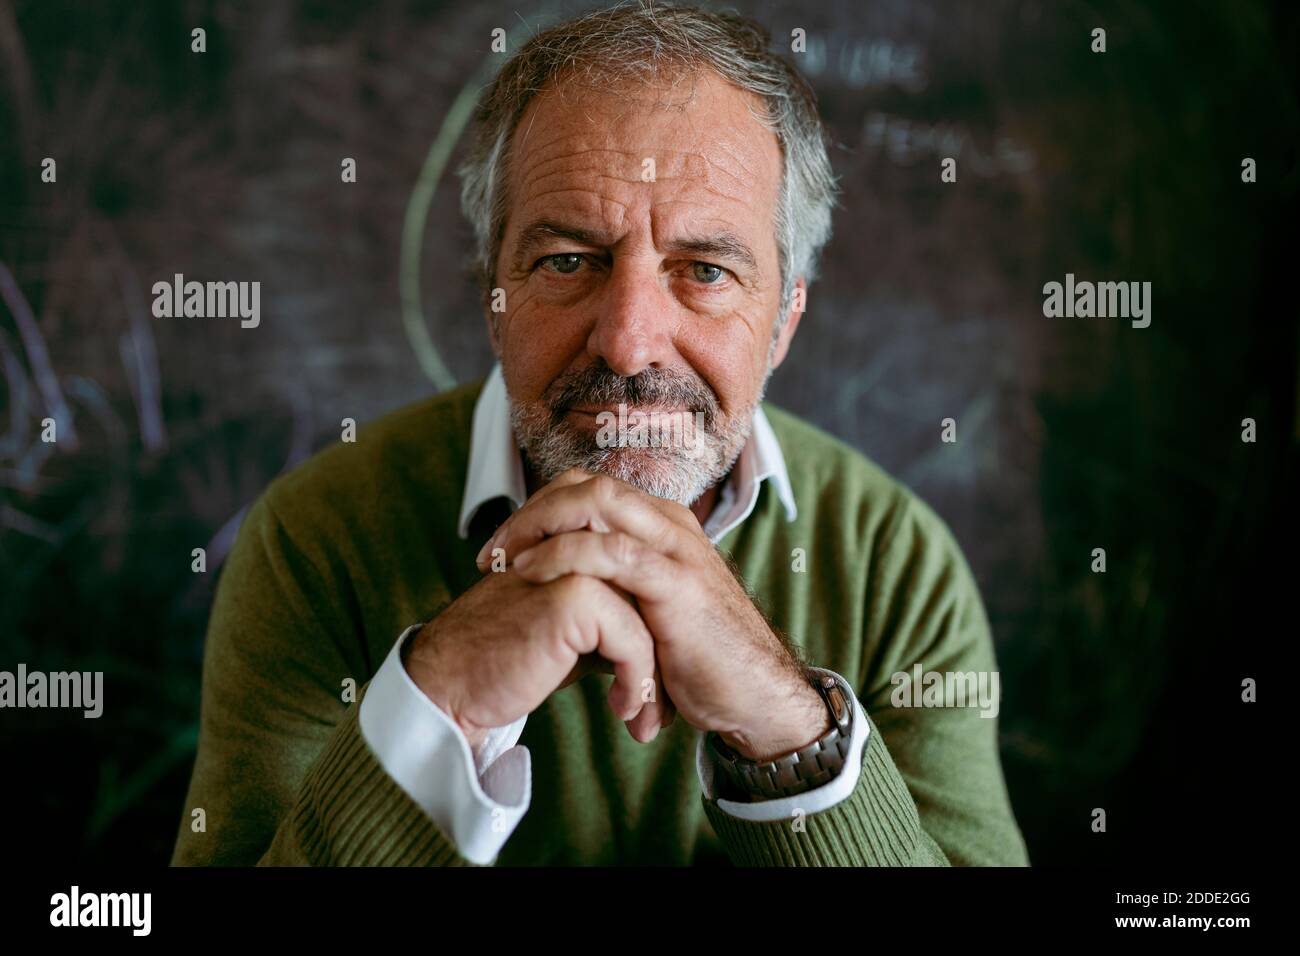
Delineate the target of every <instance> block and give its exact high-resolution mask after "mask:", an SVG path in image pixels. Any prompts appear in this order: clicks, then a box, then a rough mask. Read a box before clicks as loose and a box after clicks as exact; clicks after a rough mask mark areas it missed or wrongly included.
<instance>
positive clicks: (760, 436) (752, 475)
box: [458, 362, 799, 544]
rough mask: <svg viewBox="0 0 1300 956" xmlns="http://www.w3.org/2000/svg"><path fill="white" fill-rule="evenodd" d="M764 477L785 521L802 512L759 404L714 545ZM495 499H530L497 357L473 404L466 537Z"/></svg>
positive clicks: (717, 513) (716, 512)
mask: <svg viewBox="0 0 1300 956" xmlns="http://www.w3.org/2000/svg"><path fill="white" fill-rule="evenodd" d="M765 481H771V483H772V486H773V488H774V490H775V491H776V494H777V497H778V498H779V499H780V501H781V504H782V505H783V506H784V507H785V518H786V520H787V521H794V520H795V518H796V517H797V516H798V513H799V512H798V509H797V508H796V507H795V503H794V491H793V490H792V489H791V487H790V475H789V473H788V472H787V471H786V467H785V456H784V455H782V454H781V444H780V442H778V441H777V438H776V433H775V432H774V431H773V430H772V426H771V424H770V423H769V422H768V420H767V416H766V415H765V414H763V407H762V405H761V403H760V404H759V406H758V407H756V408H755V409H754V424H753V428H752V429H751V430H750V433H749V440H748V441H746V442H745V447H744V448H743V449H741V452H740V455H739V457H738V458H737V459H736V464H735V466H734V467H733V468H732V469H731V475H730V477H729V478H728V479H727V480H726V481H725V482H724V483H723V485H722V488H721V490H720V491H719V494H718V502H717V504H716V505H715V506H714V508H713V511H712V513H711V514H710V515H709V517H708V520H707V521H705V522H704V533H705V534H706V535H708V538H709V540H710V541H712V542H713V543H714V544H716V543H717V542H718V541H719V540H721V538H722V536H723V535H725V534H726V533H727V532H728V531H730V530H731V529H732V528H734V527H736V525H738V524H740V523H741V522H742V521H744V520H745V519H746V518H748V517H749V515H750V513H751V512H752V511H753V510H754V507H755V505H757V503H758V492H759V489H760V488H761V487H762V484H763V482H765ZM496 498H505V499H506V500H508V501H509V502H510V508H511V510H512V511H513V510H514V509H515V508H518V507H520V506H521V505H522V504H523V503H524V501H525V500H526V499H527V498H528V491H527V482H526V481H525V479H524V463H523V458H522V456H521V455H520V454H519V446H518V444H516V442H515V436H514V431H513V429H512V428H511V426H510V399H509V396H508V395H507V394H506V383H505V377H504V376H503V375H502V373H501V363H499V362H498V363H496V364H495V365H493V366H492V371H491V373H490V374H489V375H488V377H487V381H486V382H485V383H484V384H483V390H482V392H480V393H479V397H478V401H477V402H475V404H474V421H473V425H472V427H471V431H470V449H469V469H468V471H467V473H466V476H465V495H464V497H463V498H462V500H461V505H460V524H459V527H458V530H459V533H460V536H461V537H462V538H468V537H469V526H470V522H471V521H473V520H474V515H475V514H476V513H477V512H478V510H479V508H481V507H482V506H483V505H484V504H486V503H487V502H489V501H492V500H493V499H496Z"/></svg>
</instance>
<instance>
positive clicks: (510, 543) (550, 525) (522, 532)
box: [495, 475, 701, 560]
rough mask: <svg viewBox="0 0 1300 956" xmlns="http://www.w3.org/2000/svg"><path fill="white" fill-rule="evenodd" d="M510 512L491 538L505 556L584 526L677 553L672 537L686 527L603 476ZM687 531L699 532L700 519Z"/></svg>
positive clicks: (627, 487) (626, 486)
mask: <svg viewBox="0 0 1300 956" xmlns="http://www.w3.org/2000/svg"><path fill="white" fill-rule="evenodd" d="M511 517H512V519H513V520H512V521H511V522H510V525H509V527H505V526H503V528H502V529H499V530H498V533H497V535H496V539H495V540H496V544H495V547H498V548H504V549H505V551H506V555H507V560H513V559H515V558H518V556H519V555H520V554H522V553H523V552H525V551H527V550H528V549H529V548H531V547H533V546H534V545H536V544H538V543H539V542H541V541H544V540H545V539H547V538H549V537H552V536H554V535H558V534H564V533H565V532H568V531H581V530H585V529H591V530H593V531H600V532H610V531H621V532H623V533H624V534H627V535H631V536H632V537H634V538H638V539H639V540H641V541H643V542H645V543H646V544H648V545H650V546H651V547H653V548H654V549H655V550H658V551H663V552H664V553H666V554H669V556H675V553H676V551H677V547H676V546H675V545H674V543H673V542H674V541H675V540H676V539H677V537H678V536H679V535H680V534H682V533H683V532H684V531H685V530H687V526H686V525H685V524H684V523H682V522H680V521H679V520H677V519H675V518H670V517H669V516H668V515H666V514H665V513H664V512H663V511H660V510H659V509H658V508H657V507H655V506H654V505H653V504H651V498H650V496H649V495H646V494H644V493H643V492H641V491H640V490H639V489H635V488H633V487H632V486H631V485H629V484H627V483H626V482H621V481H617V480H615V479H613V478H607V477H605V476H603V475H602V476H597V477H596V478H594V479H592V480H591V481H588V482H583V483H582V484H581V485H576V486H575V485H570V486H568V487H565V488H559V489H556V491H554V492H553V493H552V494H550V495H548V496H547V497H546V498H544V499H542V500H540V501H536V502H532V503H530V505H529V506H528V507H526V508H522V509H520V510H519V511H517V512H516V513H515V514H514V515H512V516H511ZM692 520H694V519H693V518H692ZM689 530H691V531H692V532H693V533H697V534H698V533H701V532H700V531H699V523H698V522H695V524H694V528H692V529H689Z"/></svg>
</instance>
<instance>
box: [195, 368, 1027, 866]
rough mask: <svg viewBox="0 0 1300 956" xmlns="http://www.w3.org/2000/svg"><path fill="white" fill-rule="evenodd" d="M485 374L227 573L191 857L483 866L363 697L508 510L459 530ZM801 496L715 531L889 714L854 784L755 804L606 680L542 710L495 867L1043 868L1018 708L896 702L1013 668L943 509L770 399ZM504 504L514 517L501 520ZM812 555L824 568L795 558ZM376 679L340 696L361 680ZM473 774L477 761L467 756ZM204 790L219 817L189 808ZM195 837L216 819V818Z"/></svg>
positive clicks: (594, 678) (770, 610)
mask: <svg viewBox="0 0 1300 956" xmlns="http://www.w3.org/2000/svg"><path fill="white" fill-rule="evenodd" d="M480 388H481V383H479V384H476V385H470V386H465V387H462V388H459V389H456V390H455V391H453V392H449V393H446V394H443V395H439V396H435V397H433V398H431V399H428V400H425V401H422V402H419V403H417V404H414V405H410V406H407V407H405V408H402V409H399V410H398V411H396V412H393V413H391V414H389V415H387V416H385V417H384V418H382V419H380V420H378V421H377V422H374V423H372V424H371V425H369V426H367V427H364V428H362V429H360V430H359V432H358V434H357V440H356V441H355V442H350V443H338V444H335V445H333V446H331V447H329V448H327V449H325V450H323V451H321V452H320V453H318V454H317V455H315V456H314V457H313V458H312V459H311V460H309V461H308V462H306V463H304V464H303V465H302V466H300V467H298V468H296V469H295V470H293V471H292V472H290V473H288V474H286V475H284V476H282V477H280V478H278V479H277V480H276V481H274V482H273V483H272V484H271V485H270V487H269V488H268V489H267V491H266V492H265V493H264V494H263V495H262V496H261V497H260V498H259V499H258V500H257V501H256V502H255V503H254V504H253V506H252V507H251V508H250V509H249V512H248V514H247V516H246V517H245V518H244V521H243V524H242V525H241V527H240V529H239V534H238V536H237V538H236V541H235V544H234V547H233V549H232V551H231V553H230V555H229V557H228V559H227V561H226V564H225V567H224V569H223V571H222V574H221V578H220V580H219V582H218V586H217V593H216V598H215V602H214V606H213V609H212V617H211V620H210V624H209V629H208V634H207V643H206V647H205V651H204V662H203V692H202V704H201V714H200V735H199V746H198V754H197V757H196V760H195V765H194V772H193V777H192V779H191V782H190V787H189V793H188V795H187V797H186V801H185V806H184V808H183V811H182V814H181V822H180V827H179V835H178V839H177V843H176V848H175V852H174V855H173V858H172V862H173V864H177V865H182V864H189V865H196V864H217V865H222V864H225V865H253V864H260V865H322V866H327V865H357V864H359V865H425V866H452V865H466V864H467V863H468V861H467V860H466V859H465V858H464V857H462V856H461V855H460V854H459V853H457V851H456V848H455V846H454V844H453V843H452V842H451V841H450V839H449V838H448V837H447V835H446V834H444V833H443V832H442V831H441V830H440V829H439V828H438V826H437V825H436V824H434V823H433V821H432V820H431V819H430V818H429V817H428V816H427V814H426V813H425V812H424V811H423V810H422V809H421V808H420V807H419V806H418V805H417V804H416V803H415V802H414V801H413V800H412V799H411V798H410V797H409V796H408V795H407V794H406V792H405V791H404V790H403V789H402V788H401V787H400V786H399V785H398V784H397V783H396V781H394V780H393V779H392V778H391V777H390V776H389V775H388V774H387V773H386V772H385V771H384V769H383V767H382V766H381V765H380V764H379V762H378V761H377V759H376V758H375V756H374V754H373V753H372V752H371V750H370V748H369V746H368V745H367V743H366V741H365V739H364V738H363V737H362V734H361V730H360V727H359V725H358V719H357V718H358V711H359V708H360V700H361V699H362V696H363V695H364V694H365V692H366V690H367V689H368V687H369V680H370V678H371V677H372V676H373V675H374V674H375V672H376V670H377V669H378V667H379V665H380V664H381V663H382V662H383V660H384V658H385V657H386V656H387V654H388V652H389V650H390V649H391V648H392V646H393V644H394V643H395V642H396V640H397V638H398V636H399V635H400V634H401V633H402V632H403V630H405V629H406V628H407V627H408V626H410V625H411V624H414V623H417V622H422V621H427V620H429V619H431V618H432V617H434V616H435V615H436V614H437V613H438V612H439V611H441V610H442V609H443V608H445V607H446V606H447V605H448V604H449V603H450V602H451V601H452V600H454V599H455V598H456V597H457V596H458V595H459V594H461V593H462V592H464V591H465V590H466V589H467V588H469V587H470V586H471V585H473V584H474V582H475V581H476V580H478V578H479V576H480V575H479V572H478V571H477V569H476V567H475V564H474V558H475V555H476V554H477V552H478V550H479V548H480V547H481V546H482V544H483V542H484V541H486V540H487V537H488V535H489V534H490V532H491V530H492V527H493V526H492V525H491V524H488V525H487V526H486V527H484V526H483V523H482V522H476V526H475V527H474V528H473V529H472V530H473V533H472V534H471V535H470V538H469V540H462V539H461V538H460V537H459V536H458V534H457V531H456V525H457V518H458V512H459V508H460V502H461V496H462V493H463V489H464V483H465V475H466V467H467V462H468V456H469V446H470V421H471V416H472V414H473V408H474V402H475V399H476V398H477V396H478V393H479V389H480ZM764 410H765V412H766V414H767V415H768V418H769V421H770V423H771V425H772V428H773V430H774V431H775V433H776V435H777V438H778V439H779V441H780V444H781V448H782V451H783V453H784V455H785V458H786V465H787V468H788V470H789V475H790V482H791V485H792V486H793V489H794V494H795V500H796V504H797V506H798V518H797V520H795V521H794V522H787V520H786V515H785V511H784V509H783V508H782V507H781V504H780V502H779V501H778V500H777V497H776V495H775V494H774V493H773V491H772V489H771V487H770V485H769V484H765V485H764V487H763V490H762V491H761V492H760V495H759V499H758V503H757V505H756V506H755V508H754V511H753V513H752V514H751V515H750V516H749V517H748V518H747V519H746V520H745V521H743V522H742V523H741V524H740V525H739V526H737V527H736V528H734V529H732V530H731V531H730V532H729V533H728V534H727V535H726V536H725V537H724V538H723V539H722V540H721V542H719V545H718V547H719V548H721V549H722V550H723V551H724V552H726V553H727V554H729V555H730V557H731V558H732V560H733V561H735V563H736V565H737V567H738V568H739V569H740V571H741V573H742V574H743V576H744V579H745V581H746V583H747V584H748V586H749V588H750V590H751V592H752V593H753V594H754V595H755V596H756V597H757V599H758V602H759V605H760V607H761V608H762V609H763V610H764V611H765V612H766V613H767V614H768V616H769V618H770V619H771V620H772V622H773V623H774V624H775V625H776V626H777V627H779V628H780V629H781V630H782V631H783V632H784V633H785V634H787V635H788V636H789V637H790V638H791V639H792V640H793V641H794V642H795V643H797V644H798V645H800V646H801V647H802V648H803V649H804V650H805V655H806V659H807V660H808V662H809V663H810V664H814V665H817V666H820V667H825V668H829V669H830V670H833V671H835V672H837V673H839V674H841V675H842V676H844V677H845V678H846V679H847V680H848V681H849V682H850V683H851V684H852V685H853V687H854V689H855V690H856V691H857V694H858V699H859V700H860V701H861V703H862V706H863V708H864V710H865V711H866V712H867V714H868V717H869V721H870V724H871V731H870V734H869V736H868V739H867V743H866V746H865V748H864V752H863V758H862V772H861V775H860V777H859V779H858V782H857V785H856V787H855V789H854V790H853V792H852V794H851V795H850V796H849V797H847V798H846V799H844V800H843V801H841V802H840V803H838V804H836V805H834V806H832V807H830V808H829V809H827V810H823V811H820V812H817V813H813V814H809V815H807V817H806V819H803V820H801V821H800V825H799V826H795V825H794V823H793V821H775V822H753V821H747V820H741V819H739V818H736V817H733V816H731V815H729V814H727V813H726V812H725V811H724V810H722V809H720V808H719V807H718V806H717V805H716V804H715V803H714V802H712V801H709V800H707V799H705V798H704V795H703V794H702V792H701V789H700V783H699V779H698V777H697V774H696V769H695V744H696V734H697V732H696V731H695V730H694V729H693V728H691V727H690V726H689V725H688V724H686V722H685V721H684V720H681V719H680V718H679V719H678V720H677V721H675V722H674V723H673V725H672V726H671V727H669V728H667V729H666V730H664V731H662V732H661V733H660V734H659V736H658V737H657V738H655V740H654V741H652V742H651V743H649V744H641V743H638V742H636V741H635V740H633V739H632V737H631V735H630V734H628V732H627V729H626V728H625V727H624V726H623V723H622V721H620V720H619V719H618V718H617V716H616V715H615V714H614V713H613V712H612V711H611V710H610V708H609V706H608V704H607V702H606V699H605V694H606V692H607V690H608V688H609V684H610V682H611V681H612V678H611V677H610V676H609V675H604V674H592V675H589V676H588V677H585V678H583V679H582V680H580V681H578V682H576V683H574V684H572V685H570V686H569V687H567V688H565V689H563V690H560V691H557V692H556V693H554V694H552V695H551V696H550V697H549V698H548V699H547V700H546V701H545V703H543V704H542V706H541V707H539V708H538V709H537V710H535V711H534V712H533V713H532V714H530V715H529V717H528V721H527V723H526V724H525V727H524V730H523V735H522V736H521V738H520V740H519V743H520V744H521V745H524V746H526V747H528V748H529V750H530V751H531V756H532V801H531V805H530V807H529V810H528V812H527V814H526V815H525V816H524V818H523V820H522V821H521V822H520V823H519V825H518V828H517V829H516V830H515V832H514V833H513V834H512V835H511V836H510V838H509V839H508V840H507V841H506V843H505V845H504V847H503V848H502V850H501V852H500V854H499V855H498V857H497V859H496V863H497V864H499V865H533V864H543V865H545V864H550V865H565V864H627V863H639V864H670V865H672V864H677V865H680V864H709V863H722V864H725V863H727V862H728V861H730V862H731V863H735V864H738V865H755V866H825V865H888V866H911V865H923V866H929V865H937V866H944V865H949V864H954V865H970V864H974V865H1025V864H1027V863H1028V857H1027V853H1026V850H1025V845H1024V842H1023V839H1022V837H1021V835H1020V831H1019V829H1018V827H1017V825H1016V822H1015V818H1014V816H1013V814H1012V811H1011V806H1010V801H1009V799H1008V796H1007V790H1006V784H1005V782H1004V780H1003V776H1002V770H1001V765H1000V762H999V756H998V743H997V720H996V719H990V718H988V717H982V716H980V710H979V707H978V706H967V707H895V706H893V703H892V702H891V696H892V695H893V694H894V691H895V687H896V684H895V683H894V682H892V681H891V678H892V677H893V675H895V674H897V673H899V672H905V673H907V674H909V675H910V674H911V673H912V672H913V666H914V665H916V664H921V665H923V667H924V669H925V671H927V672H928V671H973V672H980V671H994V670H996V667H997V665H996V663H995V660H994V653H993V643H992V639H991V636H990V632H989V626H988V621H987V618H986V615H985V612H984V608H983V605H982V603H981V601H980V598H979V593H978V590H977V588H976V585H975V582H974V580H973V578H972V576H971V573H970V570H969V568H968V566H967V564H966V562H965V560H964V558H963V557H962V554H961V552H960V550H959V548H958V546H957V544H956V542H955V541H954V540H953V538H952V536H951V534H950V533H949V531H948V529H947V527H946V526H945V525H944V524H943V522H942V521H941V520H940V519H939V518H938V517H937V516H936V515H935V514H934V513H933V512H932V511H931V510H930V509H929V508H928V507H927V506H926V505H925V504H924V503H922V502H921V501H920V500H919V499H918V498H916V497H915V496H914V495H913V494H911V493H910V492H909V491H908V490H907V489H905V488H904V487H903V486H902V485H900V484H899V483H898V482H896V481H895V480H893V479H892V478H890V477H889V476H888V475H886V474H885V473H884V472H883V471H881V470H880V469H879V468H878V467H876V466H875V465H873V464H872V463H871V462H869V461H868V460H867V459H866V458H864V457H863V456H862V455H861V454H859V453H858V452H856V451H854V450H853V449H851V448H849V447H848V446H847V445H845V444H843V443H842V442H840V441H838V440H836V439H834V438H832V437H830V436H828V435H827V434H825V433H824V432H821V431H819V430H818V429H816V428H814V427H812V426H811V425H808V424H806V423H803V422H801V421H799V420H798V419H796V418H794V417H793V416H791V415H789V414H788V413H785V412H782V411H779V410H778V409H775V408H773V407H772V406H771V405H768V404H765V405H764ZM498 520H499V519H498ZM796 548H802V549H803V550H804V553H805V554H806V570H802V571H796V570H792V568H793V566H794V559H793V558H792V554H793V553H794V550H795V549H796ZM348 678H351V679H352V680H354V681H355V684H356V686H357V687H358V688H359V691H358V695H357V700H356V701H355V702H345V701H344V696H345V692H344V687H345V681H346V679H348ZM457 770H459V768H457ZM198 808H202V809H203V811H204V814H203V815H202V819H203V820H204V821H205V826H199V824H198V823H197V822H196V821H197V820H198V819H200V816H199V815H197V814H195V813H194V811H195V810H196V809H198ZM196 830H197V831H198V832H196Z"/></svg>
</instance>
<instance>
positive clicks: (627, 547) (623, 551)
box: [604, 533, 641, 565]
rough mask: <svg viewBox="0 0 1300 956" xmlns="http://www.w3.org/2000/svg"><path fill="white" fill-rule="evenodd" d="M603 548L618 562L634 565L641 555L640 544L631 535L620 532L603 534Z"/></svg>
mask: <svg viewBox="0 0 1300 956" xmlns="http://www.w3.org/2000/svg"><path fill="white" fill-rule="evenodd" d="M604 539H605V540H604V544H605V549H606V551H607V552H608V553H609V556H610V557H611V558H613V559H614V561H615V562H617V563H618V564H626V565H635V564H637V563H638V561H639V559H640V557H641V546H640V545H639V544H638V543H637V541H636V539H635V538H633V537H632V536H631V535H626V534H622V533H615V534H607V535H605V536H604Z"/></svg>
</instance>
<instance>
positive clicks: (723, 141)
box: [507, 70, 782, 224]
mask: <svg viewBox="0 0 1300 956" xmlns="http://www.w3.org/2000/svg"><path fill="white" fill-rule="evenodd" d="M763 115H764V104H763V101H762V99H761V98H760V97H758V96H757V95H755V94H753V93H750V92H748V91H746V90H742V89H740V88H739V87H737V86H734V85H732V84H731V83H728V82H727V81H726V80H724V79H723V78H722V77H720V76H718V74H716V73H714V72H712V71H709V70H695V71H692V72H677V73H661V74H660V76H659V77H658V78H656V79H654V80H631V79H621V80H609V79H600V78H598V77H592V76H584V75H576V74H572V73H570V74H566V75H562V76H561V77H560V78H558V79H557V80H554V81H552V82H550V83H548V84H547V85H546V86H545V87H544V88H543V89H542V91H540V92H539V93H538V94H537V95H536V96H534V97H533V99H532V100H531V101H530V102H529V104H528V107H527V108H526V109H525V110H524V113H523V114H522V115H521V117H520V119H519V122H518V123H517V124H516V127H515V131H514V135H513V136H512V138H511V145H510V162H509V183H508V187H507V188H508V197H509V207H508V210H507V219H509V218H510V217H511V215H512V214H513V213H516V212H519V211H522V210H523V209H525V208H528V207H536V206H538V205H555V204H563V203H565V202H568V201H573V202H579V201H581V197H579V196H578V195H577V193H579V192H583V191H587V192H590V190H591V187H592V186H593V184H598V183H602V184H603V186H604V188H609V189H612V190H614V191H615V192H616V193H617V194H618V195H619V196H623V195H626V189H625V186H627V185H632V186H635V185H639V184H643V183H647V182H660V181H662V182H664V183H665V184H667V188H666V189H665V190H661V191H660V192H661V195H660V196H659V197H658V198H659V199H660V200H662V199H663V198H664V195H669V196H671V195H672V193H673V190H689V191H690V193H691V198H690V201H691V202H692V203H694V204H697V205H698V204H700V203H701V202H706V201H708V202H712V203H714V204H715V205H717V206H718V208H719V211H721V210H722V209H727V211H728V213H729V218H730V216H734V214H735V213H737V212H745V213H748V216H749V218H752V219H753V220H754V221H755V222H756V223H757V222H763V223H769V224H770V223H771V215H772V212H773V210H774V208H775V204H776V201H777V196H778V191H779V188H780V177H781V168H782V158H781V148H780V145H779V143H778V141H777V138H776V134H775V133H774V132H773V131H772V130H771V129H769V128H768V127H767V126H765V125H764V124H763V122H762V120H761V117H763ZM566 190H568V191H570V195H569V196H567V197H566V196H565V195H564V194H565V192H566ZM709 197H711V199H710V198H709ZM588 211H589V212H590V211H591V210H588ZM606 212H608V211H606Z"/></svg>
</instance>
